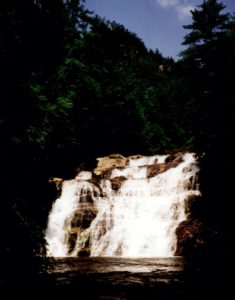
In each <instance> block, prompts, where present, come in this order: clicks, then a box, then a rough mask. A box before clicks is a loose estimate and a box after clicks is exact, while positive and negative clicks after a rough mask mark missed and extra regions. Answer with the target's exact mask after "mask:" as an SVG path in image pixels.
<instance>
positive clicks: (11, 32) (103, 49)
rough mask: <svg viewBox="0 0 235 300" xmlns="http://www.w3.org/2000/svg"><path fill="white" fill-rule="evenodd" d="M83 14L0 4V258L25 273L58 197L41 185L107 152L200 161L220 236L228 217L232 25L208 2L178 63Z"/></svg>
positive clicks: (49, 6) (39, 4)
mask: <svg viewBox="0 0 235 300" xmlns="http://www.w3.org/2000/svg"><path fill="white" fill-rule="evenodd" d="M83 4H84V3H83V1H79V0H66V1H62V0H53V1H46V0H37V1H33V0H21V1H16V0H15V1H14V0H12V1H7V0H5V1H4V0H1V1H0V25H1V26H0V73H1V76H0V78H1V79H0V99H1V103H0V131H1V133H2V155H1V160H2V162H1V165H2V166H3V165H5V166H6V168H3V169H2V171H1V174H2V177H3V178H2V179H1V184H2V190H3V198H2V211H4V212H5V213H4V214H5V217H4V218H2V220H1V222H2V224H1V225H2V228H5V229H4V230H3V231H4V233H3V236H2V238H1V242H2V243H3V245H2V247H1V251H2V252H1V257H6V256H7V257H9V258H11V259H12V258H14V257H18V256H19V255H21V256H22V257H25V258H27V259H29V257H30V258H31V259H32V260H30V259H29V260H30V263H29V265H30V266H31V262H32V261H33V262H34V257H35V255H34V254H35V252H38V251H39V248H40V247H41V245H42V229H43V228H45V225H46V217H47V214H48V210H49V209H50V206H51V202H52V200H53V198H54V197H55V195H54V194H53V195H52V194H50V193H49V191H50V189H49V188H48V183H47V182H48V179H49V177H50V176H62V177H71V176H73V172H74V170H75V168H76V167H79V166H80V164H81V163H83V162H85V163H86V167H88V166H89V162H90V161H91V160H92V159H94V158H95V157H97V156H100V155H107V154H109V153H111V152H120V153H123V154H126V155H127V154H137V153H142V154H152V153H156V152H167V151H169V150H176V149H186V150H193V151H197V152H198V153H199V154H201V153H206V155H205V158H204V160H203V161H202V165H203V166H204V169H205V171H204V172H203V173H202V189H203V192H204V194H205V199H206V201H205V204H204V207H203V212H202V213H201V217H202V218H203V219H204V220H206V221H207V222H208V224H209V225H208V226H212V227H213V232H216V231H217V230H221V232H223V233H225V232H226V230H227V229H228V227H229V226H230V223H229V222H230V221H229V217H230V216H229V217H228V219H227V218H225V214H226V212H225V211H224V212H223V214H224V215H222V220H221V222H218V218H219V213H221V212H220V203H221V199H222V200H226V201H228V200H229V198H230V197H231V195H230V192H231V187H232V179H225V176H224V174H225V173H227V172H228V171H229V169H230V168H232V167H233V165H234V162H231V160H232V158H231V160H230V159H229V158H227V160H225V159H224V156H226V155H227V153H230V152H231V150H232V137H233V128H234V126H233V125H234V124H233V123H234V118H233V116H234V115H233V114H234V97H235V95H234V86H235V82H234V80H235V76H234V75H235V74H234V70H235V68H234V61H235V59H234V55H235V21H234V18H233V17H232V16H231V15H227V14H223V8H224V6H223V5H222V4H220V3H219V2H218V1H216V0H207V1H204V2H203V4H202V5H200V6H199V7H198V8H197V9H195V10H194V11H193V12H192V17H193V22H192V24H191V25H187V26H185V29H187V30H189V31H190V32H189V33H188V34H187V35H186V36H185V39H184V45H186V46H187V48H186V50H185V51H184V52H183V53H182V54H181V59H180V60H179V61H178V62H174V60H173V59H171V58H165V57H163V56H162V55H161V54H160V53H159V52H158V51H157V50H156V51H152V50H148V49H146V47H145V45H144V44H143V42H142V41H141V40H140V39H139V38H138V37H137V36H136V35H135V34H134V33H131V32H129V31H128V30H127V29H125V28H124V27H123V26H122V25H120V24H117V23H115V22H109V21H106V20H103V19H101V18H100V17H98V16H94V15H93V14H91V13H90V12H89V11H87V10H86V9H85V7H84V5H83ZM80 167H81V166H80ZM214 186H217V187H218V189H217V190H216V191H215V190H214ZM225 187H228V188H227V190H226V191H225ZM228 203H229V201H228ZM227 206H228V207H229V204H228V205H227ZM226 211H227V209H226ZM6 224H7V227H9V231H7V230H6ZM216 239H217V237H216ZM22 244H24V246H23V247H22V246H19V245H22ZM7 269H9V266H7ZM32 269H33V268H32ZM27 272H28V269H27Z"/></svg>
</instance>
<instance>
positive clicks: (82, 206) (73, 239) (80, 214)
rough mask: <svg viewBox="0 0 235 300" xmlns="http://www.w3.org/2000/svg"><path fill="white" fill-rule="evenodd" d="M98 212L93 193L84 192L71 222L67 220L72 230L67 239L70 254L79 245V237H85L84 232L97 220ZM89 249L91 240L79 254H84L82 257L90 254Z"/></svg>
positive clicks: (82, 246)
mask: <svg viewBox="0 0 235 300" xmlns="http://www.w3.org/2000/svg"><path fill="white" fill-rule="evenodd" d="M97 212H98V210H97V207H96V206H95V204H94V201H93V199H92V195H91V193H90V192H89V191H87V192H83V193H82V195H81V196H80V199H79V205H78V208H77V209H76V210H75V211H74V213H73V216H72V217H71V218H70V220H67V222H68V223H70V230H69V232H68V238H67V239H68V243H67V244H68V253H72V252H73V250H74V249H75V247H76V244H77V238H78V235H79V236H80V235H81V236H83V235H84V234H83V233H84V231H85V230H86V229H87V228H89V226H90V224H91V222H92V221H93V220H94V219H95V217H96V215H97ZM87 249H89V238H88V239H87V240H86V241H85V243H82V244H81V247H80V248H79V253H80V252H81V253H83V254H82V256H85V253H88V250H87ZM79 253H77V255H78V256H80V254H79ZM88 255H89V254H88Z"/></svg>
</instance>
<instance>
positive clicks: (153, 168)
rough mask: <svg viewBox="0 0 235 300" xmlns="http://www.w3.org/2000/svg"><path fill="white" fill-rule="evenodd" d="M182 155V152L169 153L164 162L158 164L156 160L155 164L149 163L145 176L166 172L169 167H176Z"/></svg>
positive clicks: (149, 176) (181, 159)
mask: <svg viewBox="0 0 235 300" xmlns="http://www.w3.org/2000/svg"><path fill="white" fill-rule="evenodd" d="M183 155H184V153H182V152H178V153H174V154H170V155H169V156H168V157H167V158H166V160H165V162H164V163H160V164H159V163H158V162H156V163H155V164H153V165H150V166H149V167H148V170H147V178H151V177H154V176H156V175H158V174H161V173H163V172H166V171H167V170H169V169H170V168H175V167H177V166H178V165H179V164H180V163H181V162H182V161H183Z"/></svg>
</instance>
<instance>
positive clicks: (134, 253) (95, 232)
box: [46, 153, 200, 257]
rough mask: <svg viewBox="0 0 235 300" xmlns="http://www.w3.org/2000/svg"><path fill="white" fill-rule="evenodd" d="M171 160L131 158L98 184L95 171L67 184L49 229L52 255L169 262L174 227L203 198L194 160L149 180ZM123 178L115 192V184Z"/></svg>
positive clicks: (173, 246) (173, 247)
mask: <svg viewBox="0 0 235 300" xmlns="http://www.w3.org/2000/svg"><path fill="white" fill-rule="evenodd" d="M166 158H167V155H161V156H159V155H156V156H151V157H142V158H138V159H131V158H130V159H129V160H128V164H127V165H126V167H123V168H114V169H113V170H112V172H111V175H110V176H109V178H108V179H105V178H104V179H100V180H99V181H96V182H94V180H92V176H93V175H92V173H91V172H80V173H79V174H78V176H77V177H76V178H75V179H74V180H69V181H64V182H63V188H62V194H61V197H60V198H58V199H57V200H56V201H55V203H54V204H53V207H52V210H51V212H50V215H49V220H48V226H47V230H46V241H47V249H48V256H54V257H65V256H78V255H81V254H84V253H86V255H89V256H104V257H112V256H120V257H171V256H173V255H174V253H175V251H176V243H177V241H176V234H175V231H176V228H177V226H178V225H179V224H180V223H181V222H182V221H184V220H186V219H187V215H186V213H185V203H186V199H187V198H188V197H189V196H191V195H198V194H200V192H199V190H198V185H197V184H196V175H197V172H198V167H197V164H196V159H195V155H194V154H192V153H186V154H184V155H183V157H182V161H181V162H180V163H178V164H177V166H174V167H170V168H168V169H166V170H165V171H164V172H159V174H154V175H155V176H152V177H149V176H147V174H148V168H149V166H152V165H153V164H159V165H164V162H165V160H166ZM115 178H122V179H123V178H124V180H123V182H122V185H121V186H120V188H119V189H116V190H113V188H112V179H115Z"/></svg>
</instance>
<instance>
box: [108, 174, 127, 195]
mask: <svg viewBox="0 0 235 300" xmlns="http://www.w3.org/2000/svg"><path fill="white" fill-rule="evenodd" d="M125 180H127V178H126V177H125V176H118V177H114V178H112V179H111V180H110V181H111V186H112V189H113V190H114V191H118V190H119V189H120V187H121V186H122V184H123V182H124V181H125Z"/></svg>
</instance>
